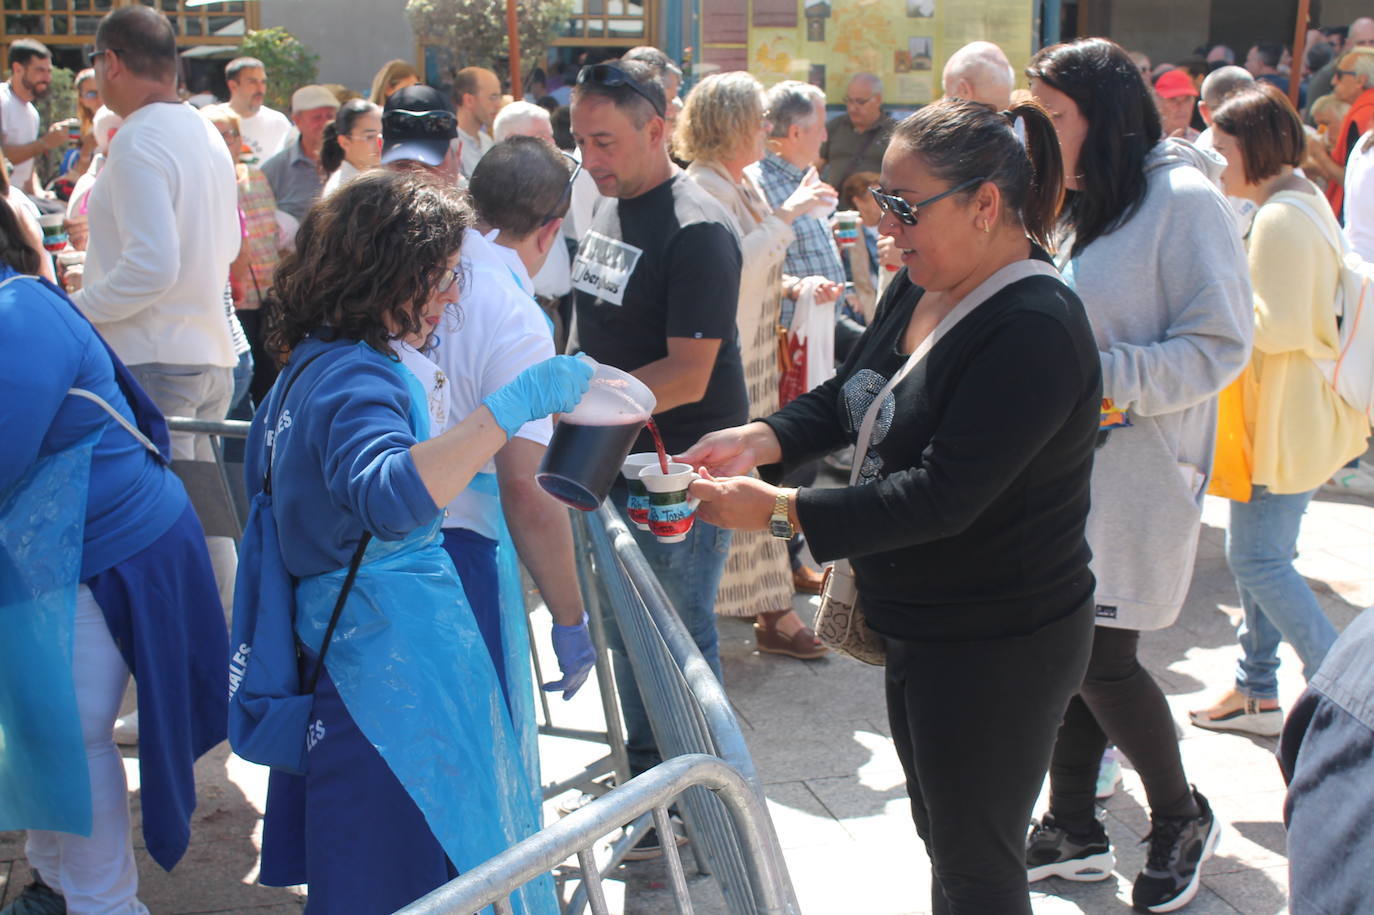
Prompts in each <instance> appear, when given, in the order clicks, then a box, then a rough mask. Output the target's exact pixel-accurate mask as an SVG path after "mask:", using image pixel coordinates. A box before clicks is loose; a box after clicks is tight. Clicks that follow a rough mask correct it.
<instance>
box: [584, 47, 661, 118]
mask: <svg viewBox="0 0 1374 915" xmlns="http://www.w3.org/2000/svg"><path fill="white" fill-rule="evenodd" d="M606 63H608V64H612V65H614V66H615V67H617V68H619V69H620V71H621V72H622V73H624V74H625V75H626V76H628V77H629V78H630V79H632V80H634V81H635V82H636V83H637V84H638V85H639V87H640V88H641V89H643V90H644V94H640V93H638V92H636V91H635V90H634V89H633V88H631V87H630V86H606V85H603V84H601V83H582V82H579V83H577V84H576V85H574V86H573V91H572V97H573V100H574V101H576V100H578V99H583V98H604V99H609V100H610V101H611V102H612V103H613V104H614V105H615V107H616V108H618V109H620V110H621V111H622V112H624V113H625V115H626V116H627V117H629V119H630V123H632V124H634V125H635V129H636V130H642V129H643V127H644V125H645V124H647V123H648V122H649V118H652V117H654V116H656V115H657V116H660V117H661V114H660V112H663V111H666V110H667V108H668V96H667V94H666V93H665V92H664V91H663V81H662V80H661V79H659V78H658V74H656V73H655V72H654V68H653V67H651V66H649V65H648V64H646V63H643V62H642V61H638V60H608V61H606ZM645 95H648V96H649V98H645V97H644V96H645ZM650 99H652V100H653V101H650Z"/></svg>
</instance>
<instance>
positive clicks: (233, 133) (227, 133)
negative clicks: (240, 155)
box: [219, 127, 243, 140]
mask: <svg viewBox="0 0 1374 915" xmlns="http://www.w3.org/2000/svg"><path fill="white" fill-rule="evenodd" d="M219 135H220V136H222V137H224V138H226V139H228V138H229V137H233V138H234V139H235V140H237V139H239V138H241V137H242V136H243V134H241V133H239V132H238V131H237V130H235V129H234V128H232V127H231V128H229V129H228V130H221V131H220V132H219Z"/></svg>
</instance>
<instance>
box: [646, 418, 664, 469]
mask: <svg viewBox="0 0 1374 915" xmlns="http://www.w3.org/2000/svg"><path fill="white" fill-rule="evenodd" d="M648 425H649V434H650V435H652V436H653V437H654V447H655V448H657V449H658V466H659V469H660V470H662V471H663V475H664V476H665V477H666V476H667V475H668V452H667V451H665V450H664V448H663V436H661V435H659V434H658V426H655V425H654V421H653V420H652V419H651V420H649V424H648Z"/></svg>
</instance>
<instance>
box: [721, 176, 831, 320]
mask: <svg viewBox="0 0 1374 915" xmlns="http://www.w3.org/2000/svg"><path fill="white" fill-rule="evenodd" d="M745 171H746V172H748V173H749V174H750V175H751V176H752V177H753V178H754V180H756V181H758V183H759V187H760V188H762V189H763V194H764V196H765V197H767V198H768V205H769V206H771V207H777V206H779V205H781V204H782V202H783V201H785V200H786V199H787V198H788V196H790V195H791V193H792V192H793V191H795V190H796V189H797V187H798V186H799V185H800V184H801V181H802V177H803V176H805V174H806V170H805V169H801V168H797V166H795V165H793V164H792V163H791V162H788V161H787V160H786V159H784V158H782V157H781V156H779V155H778V154H777V153H773V152H770V153H768V155H766V156H764V157H763V159H761V160H760V161H759V162H757V163H755V164H754V165H750V166H748V168H746V169H745ZM792 232H793V234H794V235H795V236H796V240H795V241H793V242H792V244H791V245H789V246H788V248H787V260H785V261H784V262H783V267H782V269H783V272H784V273H787V274H789V275H791V276H795V277H806V276H823V277H825V278H826V279H827V280H830V281H831V282H832V283H843V282H844V281H845V277H844V262H843V261H842V260H840V249H839V248H838V247H836V245H835V239H834V237H833V236H832V235H831V234H830V224H829V223H828V222H827V221H826V220H823V219H818V218H817V217H815V216H812V215H810V214H807V215H805V216H798V217H797V220H796V222H794V223H792ZM794 307H795V305H794V303H793V302H792V301H791V300H790V299H788V298H787V297H786V296H784V297H783V300H782V315H781V321H782V326H783V327H788V326H790V325H791V323H792V309H793V308H794Z"/></svg>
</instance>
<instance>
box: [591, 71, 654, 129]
mask: <svg viewBox="0 0 1374 915" xmlns="http://www.w3.org/2000/svg"><path fill="white" fill-rule="evenodd" d="M577 84H578V85H579V86H582V85H586V84H590V85H593V86H605V87H606V88H608V89H618V88H619V87H621V86H625V87H627V88H629V89H630V90H632V91H634V92H637V93H638V94H639V97H640V98H642V99H644V100H645V101H646V102H648V103H649V104H650V105H652V106H653V108H654V111H656V112H658V116H659V117H665V114H664V110H663V103H662V102H661V101H659V100H658V99H656V98H654V97H653V96H652V95H650V94H649V90H648V89H645V88H644V87H643V86H641V85H640V84H639V83H638V82H637V81H636V80H635V78H634V77H633V76H631V75H630V74H628V73H626V72H625V71H624V70H622V69H620V68H619V67H617V66H616V65H615V64H589V65H587V66H585V67H583V68H582V69H581V70H579V71H578V73H577Z"/></svg>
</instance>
